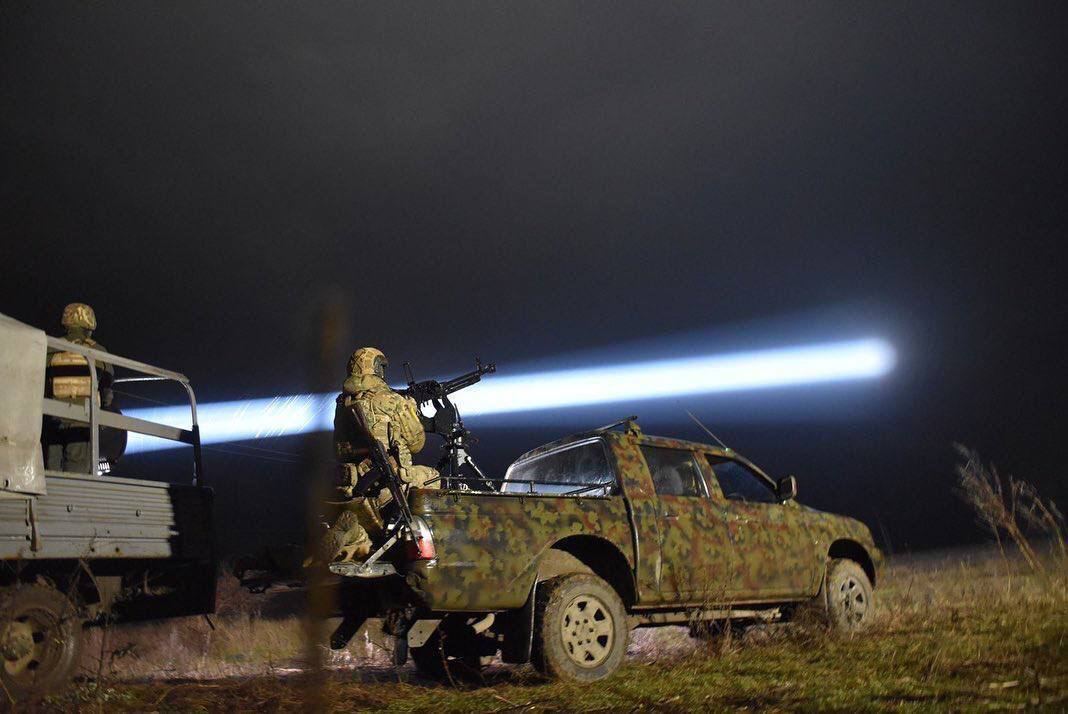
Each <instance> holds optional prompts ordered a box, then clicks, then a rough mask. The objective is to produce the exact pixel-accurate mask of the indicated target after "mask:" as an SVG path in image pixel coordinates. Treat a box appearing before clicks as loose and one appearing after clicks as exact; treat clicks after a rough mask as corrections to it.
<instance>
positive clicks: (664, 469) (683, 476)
mask: <svg viewBox="0 0 1068 714" xmlns="http://www.w3.org/2000/svg"><path fill="white" fill-rule="evenodd" d="M641 449H642V456H644V457H645V463H646V464H647V465H648V466H649V473H650V474H651V475H652V477H653V489H654V490H655V491H656V492H657V494H658V495H661V496H698V497H703V496H705V495H706V493H705V482H704V479H702V478H701V472H700V470H699V469H698V468H697V462H696V461H694V459H693V454H691V453H690V452H689V451H680V450H679V449H665V448H662V447H659V446H643V447H641Z"/></svg>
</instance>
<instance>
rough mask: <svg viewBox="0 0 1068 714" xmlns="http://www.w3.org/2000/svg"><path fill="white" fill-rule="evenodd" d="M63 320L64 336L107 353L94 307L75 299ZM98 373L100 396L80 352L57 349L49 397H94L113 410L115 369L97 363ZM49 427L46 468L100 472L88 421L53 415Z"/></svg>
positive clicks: (50, 370) (50, 365) (50, 367)
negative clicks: (95, 335) (100, 339)
mask: <svg viewBox="0 0 1068 714" xmlns="http://www.w3.org/2000/svg"><path fill="white" fill-rule="evenodd" d="M60 323H61V324H62V325H63V327H64V328H66V330H67V332H66V334H65V335H63V339H65V340H67V341H68V342H73V343H74V344H76V345H83V346H85V347H91V348H93V349H95V350H100V351H101V352H107V350H106V349H104V346H103V345H101V344H100V343H98V342H97V341H96V340H94V339H93V336H92V335H93V330H95V329H96V314H95V313H94V312H93V308H91V307H89V306H88V305H86V304H85V303H80V302H73V303H71V304H70V305H67V306H66V307H65V308H63V317H62V319H61V320H60ZM96 376H97V385H98V387H99V392H98V393H97V394H96V395H90V392H91V390H92V386H91V379H90V376H89V361H88V360H87V359H86V358H85V357H84V356H82V355H80V354H78V353H77V352H55V353H53V354H52V355H51V357H50V358H49V360H48V389H49V396H51V397H54V398H55V399H63V400H67V401H72V402H78V403H82V402H83V401H84V400H85V399H86V398H87V397H89V396H93V398H94V399H96V400H97V404H98V405H99V406H100V407H101V408H102V409H108V410H112V399H113V396H112V392H111V384H112V382H113V381H114V377H115V370H114V368H113V367H112V366H111V365H109V364H103V363H101V362H97V363H96ZM46 427H47V428H46V434H45V438H44V441H45V445H46V447H47V452H46V457H45V464H46V468H48V469H51V470H55V471H74V472H79V473H95V472H96V470H95V469H93V468H91V466H92V464H90V463H89V461H90V458H91V457H90V452H91V449H90V447H89V428H88V427H87V426H85V424H82V423H79V422H72V421H67V420H65V419H54V418H51V419H49V420H48V422H47V424H46ZM109 431H111V430H109ZM123 436H125V433H123ZM123 447H125V444H123Z"/></svg>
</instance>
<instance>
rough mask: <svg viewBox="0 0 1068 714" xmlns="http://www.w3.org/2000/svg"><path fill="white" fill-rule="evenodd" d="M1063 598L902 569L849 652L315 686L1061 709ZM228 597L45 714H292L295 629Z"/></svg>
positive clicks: (672, 650) (358, 691) (354, 668)
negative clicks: (610, 671) (600, 675)
mask: <svg viewBox="0 0 1068 714" xmlns="http://www.w3.org/2000/svg"><path fill="white" fill-rule="evenodd" d="M1066 583H1068V580H1066V574H1065V569H1064V565H1063V563H1059V564H1058V565H1057V566H1056V567H1055V568H1053V570H1052V574H1051V575H1048V576H1039V575H1034V574H1032V573H1030V571H1029V570H1028V569H1027V568H1026V566H1025V565H1023V564H1022V563H1013V564H1010V563H1008V562H1007V561H1005V560H1003V559H1001V558H1000V557H991V556H990V554H989V552H984V553H981V554H975V553H973V554H968V555H967V556H957V557H949V556H943V557H940V558H933V557H930V558H925V559H920V558H912V559H910V560H908V561H901V562H898V563H896V564H894V565H892V566H890V567H889V568H887V569H886V571H885V572H884V573H883V576H882V580H881V581H880V583H879V588H878V590H877V603H878V607H879V615H878V619H877V621H876V623H875V624H874V626H873V628H872V629H871V630H870V631H869V632H867V633H865V634H864V635H862V636H858V637H855V638H853V639H843V638H837V637H834V636H831V635H829V634H827V633H826V632H825V631H823V630H822V629H820V628H818V627H815V626H804V625H792V626H787V627H771V628H762V629H757V630H750V631H749V632H748V633H747V635H746V636H745V637H744V638H742V639H741V640H738V639H735V640H729V639H724V638H721V639H718V640H712V641H700V642H699V641H694V640H691V639H689V637H688V636H687V635H686V631H685V630H683V629H682V628H663V629H660V630H639V631H637V632H635V633H634V635H633V636H632V645H631V654H630V657H629V660H628V663H627V664H626V665H625V667H624V668H623V669H622V670H621V671H620V672H619V673H618V674H616V675H615V676H614V677H612V678H610V679H608V680H606V681H604V682H599V683H596V684H593V685H577V684H564V683H552V682H544V681H542V680H539V679H538V678H537V677H536V676H535V675H534V674H533V673H532V672H531V671H530V670H529V669H527V668H518V669H515V668H505V667H491V668H489V670H488V671H487V673H486V674H485V675H484V677H483V680H482V681H480V682H476V683H467V684H464V685H462V686H460V687H449V686H445V685H442V684H437V683H433V682H428V681H426V680H423V679H421V678H420V677H419V676H418V675H417V674H416V673H415V671H414V669H412V666H411V665H410V664H409V665H407V666H405V667H402V668H396V669H394V668H392V667H390V666H389V665H388V657H386V655H385V653H384V652H383V651H382V650H381V649H380V648H378V647H377V646H375V645H374V644H372V643H369V642H368V641H367V640H366V639H364V638H362V637H359V636H358V637H357V639H356V640H355V641H354V643H353V644H352V645H350V648H349V651H347V652H344V653H340V654H338V655H335V656H334V657H333V659H332V660H331V662H330V666H331V670H330V671H329V672H328V673H327V675H326V677H325V678H324V679H323V680H322V681H321V683H319V684H318V685H317V687H318V688H319V689H318V691H319V692H320V694H321V696H323V701H326V702H329V703H330V704H331V707H332V710H333V711H339V712H340V711H353V710H361V709H375V710H396V711H435V712H443V711H472V710H474V711H531V710H533V711H539V710H547V711H575V710H585V711H592V710H620V709H622V710H633V709H637V708H645V709H655V710H665V711H692V710H708V709H734V708H744V707H759V708H770V709H796V708H802V709H837V710H871V709H907V710H908V709H916V710H927V709H931V708H934V707H937V708H950V709H977V708H978V709H986V708H1010V709H1018V708H1025V707H1033V706H1038V707H1049V708H1051V709H1063V708H1065V707H1068V607H1066V606H1068V593H1066ZM229 596H230V597H231V598H232V600H231V601H230V602H229V603H228V604H227V603H224V608H223V612H222V613H221V615H220V617H219V618H218V621H217V629H216V630H215V631H212V630H211V629H210V628H209V627H208V626H207V624H206V623H205V622H204V621H203V620H190V621H186V622H182V623H173V624H163V625H154V626H150V627H149V626H139V627H137V628H113V629H112V631H111V632H109V633H108V637H107V641H106V642H105V643H103V646H101V645H102V642H101V641H100V640H99V639H97V640H95V641H94V643H91V644H90V646H89V647H88V648H87V649H88V651H87V653H86V657H87V659H86V667H87V669H88V670H89V671H90V672H91V673H92V677H91V678H89V679H87V680H83V681H81V682H80V683H79V684H78V686H77V687H76V688H75V689H73V690H72V691H71V692H69V693H67V694H65V695H63V696H61V697H57V698H52V699H50V700H48V701H47V702H46V703H45V705H44V707H45V708H46V709H54V710H84V711H100V710H106V711H122V710H127V711H161V712H164V711H221V710H227V709H232V710H250V709H260V710H266V711H279V710H300V709H301V708H302V703H303V701H304V699H303V696H304V694H305V693H306V690H305V689H304V688H303V687H302V682H303V678H302V677H301V675H300V674H299V662H298V658H299V655H300V652H301V648H302V643H301V639H300V637H301V636H300V626H299V623H298V621H297V620H296V619H295V618H282V619H270V618H264V617H259V616H257V613H256V612H255V611H251V613H250V610H249V609H248V608H249V601H242V602H237V603H235V602H233V600H241V598H239V597H238V596H237V595H236V594H234V593H230V595H229ZM99 636H100V634H99V633H98V635H97V637H98V638H99ZM94 648H95V652H94V651H93V650H94ZM101 653H103V664H101V657H100V655H101Z"/></svg>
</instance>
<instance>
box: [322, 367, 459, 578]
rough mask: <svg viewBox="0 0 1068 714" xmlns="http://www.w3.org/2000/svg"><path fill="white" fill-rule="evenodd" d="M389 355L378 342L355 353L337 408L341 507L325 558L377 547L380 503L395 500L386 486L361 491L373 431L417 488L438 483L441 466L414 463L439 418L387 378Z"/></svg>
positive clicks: (355, 556) (352, 556)
mask: <svg viewBox="0 0 1068 714" xmlns="http://www.w3.org/2000/svg"><path fill="white" fill-rule="evenodd" d="M388 364H389V362H388V361H387V360H386V356H385V355H384V354H383V353H382V352H381V350H378V349H376V348H374V347H363V348H360V349H358V350H356V351H355V352H353V353H352V356H351V357H350V358H349V363H348V378H347V379H346V380H345V383H344V385H343V387H342V391H341V394H339V395H338V398H337V406H336V408H335V411H334V450H335V455H336V457H337V460H338V462H339V465H340V468H339V471H340V483H339V485H338V491H339V495H340V496H341V497H342V498H343V499H344V500H342V501H341V502H340V503H338V504H337V505H339V506H340V508H341V513H340V514H339V515H338V516H337V518H336V519H335V521H334V524H333V526H332V527H331V528H330V530H329V531H327V534H326V536H325V537H324V539H323V543H322V546H321V550H320V558H321V559H322V560H323V561H325V562H331V561H338V560H360V559H363V558H365V557H366V556H367V555H368V554H369V553H370V552H371V537H372V536H373V535H377V534H378V533H379V532H381V530H382V527H383V523H382V518H381V516H380V515H379V511H380V508H381V507H382V506H385V505H386V503H388V502H389V498H390V496H389V493H388V491H386V490H383V491H381V492H380V495H378V496H372V495H365V494H363V493H361V486H362V485H363V484H362V483H361V480H362V479H364V477H365V476H367V475H368V473H369V472H371V470H372V468H373V467H372V460H371V458H370V448H369V447H370V444H368V443H367V431H370V435H371V437H372V438H374V439H375V440H376V441H378V442H379V443H380V444H381V445H382V447H383V449H385V451H386V453H387V454H389V457H390V459H391V460H392V461H394V463H395V466H396V468H397V472H398V474H399V475H400V478H401V480H402V481H403V482H404V484H405V485H406V486H407V487H409V488H411V487H415V488H419V487H424V486H427V485H429V487H431V488H434V487H436V486H437V482H436V479H437V477H438V472H437V471H436V470H435V469H433V468H431V467H429V466H419V465H417V464H413V463H412V454H415V453H418V452H419V451H421V450H422V448H423V446H424V445H425V443H426V431H428V430H432V429H433V422H432V420H430V419H427V418H426V417H423V416H422V415H421V414H420V413H419V407H418V405H417V404H416V402H415V400H414V399H412V398H411V397H409V396H406V395H404V394H400V393H398V392H395V391H393V390H392V389H390V387H389V385H388V384H387V383H386V380H385V376H386V372H385V370H386V366H387V365H388Z"/></svg>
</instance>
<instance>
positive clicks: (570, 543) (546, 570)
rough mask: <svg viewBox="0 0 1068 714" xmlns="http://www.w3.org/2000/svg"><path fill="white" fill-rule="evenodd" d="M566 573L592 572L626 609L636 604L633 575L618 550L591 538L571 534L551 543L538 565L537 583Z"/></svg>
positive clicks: (604, 541) (613, 546)
mask: <svg viewBox="0 0 1068 714" xmlns="http://www.w3.org/2000/svg"><path fill="white" fill-rule="evenodd" d="M567 573H591V574H593V575H596V576H598V577H599V578H601V579H602V580H604V581H606V582H607V583H608V584H609V585H611V586H612V588H613V589H614V590H615V591H616V593H618V594H619V597H620V599H621V600H622V601H623V605H624V606H625V607H627V608H628V609H629V608H630V607H631V606H633V605H634V603H635V587H634V573H633V572H632V571H631V568H630V563H629V562H627V558H626V556H624V555H623V553H622V552H621V551H620V550H619V548H618V547H617V546H616V545H615V544H614V543H612V542H611V541H608V540H606V539H604V538H601V537H600V536H594V535H573V536H568V537H566V538H561V539H560V540H558V541H556V542H555V543H553V545H552V546H551V548H549V549H548V550H547V551H546V552H545V554H544V555H543V556H542V558H541V560H540V562H539V563H538V574H537V578H536V579H537V581H539V582H540V581H542V580H548V579H549V578H552V577H555V576H557V575H565V574H567Z"/></svg>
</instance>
